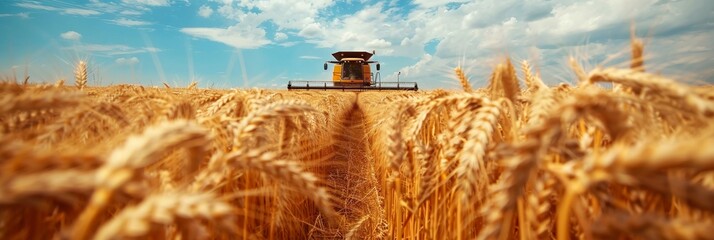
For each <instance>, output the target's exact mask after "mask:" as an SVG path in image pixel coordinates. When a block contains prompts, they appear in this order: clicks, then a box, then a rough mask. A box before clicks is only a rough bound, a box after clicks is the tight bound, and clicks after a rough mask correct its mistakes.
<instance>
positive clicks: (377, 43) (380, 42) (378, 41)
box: [364, 38, 392, 49]
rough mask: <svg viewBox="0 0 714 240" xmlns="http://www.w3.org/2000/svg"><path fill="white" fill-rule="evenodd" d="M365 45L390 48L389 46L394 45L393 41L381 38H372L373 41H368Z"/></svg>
mask: <svg viewBox="0 0 714 240" xmlns="http://www.w3.org/2000/svg"><path fill="white" fill-rule="evenodd" d="M364 46H365V47H367V48H380V49H383V48H388V47H390V46H392V43H391V42H387V41H386V40H384V39H381V38H380V39H374V40H371V41H369V42H367V43H366V44H365V45H364Z"/></svg>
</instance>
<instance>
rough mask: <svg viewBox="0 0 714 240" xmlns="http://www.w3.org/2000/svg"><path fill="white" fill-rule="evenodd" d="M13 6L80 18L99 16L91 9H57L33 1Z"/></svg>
mask: <svg viewBox="0 0 714 240" xmlns="http://www.w3.org/2000/svg"><path fill="white" fill-rule="evenodd" d="M15 6H18V7H21V8H27V9H36V10H45V11H58V12H60V13H62V14H70V15H81V16H90V15H99V14H101V13H100V12H98V11H95V10H91V9H84V8H58V7H53V6H47V5H43V4H42V3H41V2H34V1H28V2H21V3H17V4H15Z"/></svg>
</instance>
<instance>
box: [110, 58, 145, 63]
mask: <svg viewBox="0 0 714 240" xmlns="http://www.w3.org/2000/svg"><path fill="white" fill-rule="evenodd" d="M114 62H116V63H117V64H121V65H134V64H137V63H139V58H137V57H130V58H123V57H121V58H117V59H116V60H114Z"/></svg>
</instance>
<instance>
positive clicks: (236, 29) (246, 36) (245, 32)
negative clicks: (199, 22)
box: [181, 24, 270, 49]
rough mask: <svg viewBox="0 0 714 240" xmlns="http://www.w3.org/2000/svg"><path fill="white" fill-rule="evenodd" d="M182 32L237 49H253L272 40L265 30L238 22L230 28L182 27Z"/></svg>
mask: <svg viewBox="0 0 714 240" xmlns="http://www.w3.org/2000/svg"><path fill="white" fill-rule="evenodd" d="M181 32H182V33H185V34H188V35H191V36H194V37H197V38H204V39H208V40H211V41H215V42H220V43H223V44H226V45H228V46H231V47H234V48H237V49H253V48H259V47H261V46H264V45H267V44H270V40H268V39H266V38H265V30H263V29H261V28H257V27H254V26H248V25H246V24H236V25H234V26H231V27H228V28H182V29H181Z"/></svg>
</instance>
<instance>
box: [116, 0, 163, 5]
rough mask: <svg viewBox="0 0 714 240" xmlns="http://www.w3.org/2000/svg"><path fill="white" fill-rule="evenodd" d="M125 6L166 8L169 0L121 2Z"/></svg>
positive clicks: (127, 0)
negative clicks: (136, 5)
mask: <svg viewBox="0 0 714 240" xmlns="http://www.w3.org/2000/svg"><path fill="white" fill-rule="evenodd" d="M122 2H123V3H126V4H138V5H146V6H168V5H170V3H169V0H122Z"/></svg>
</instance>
